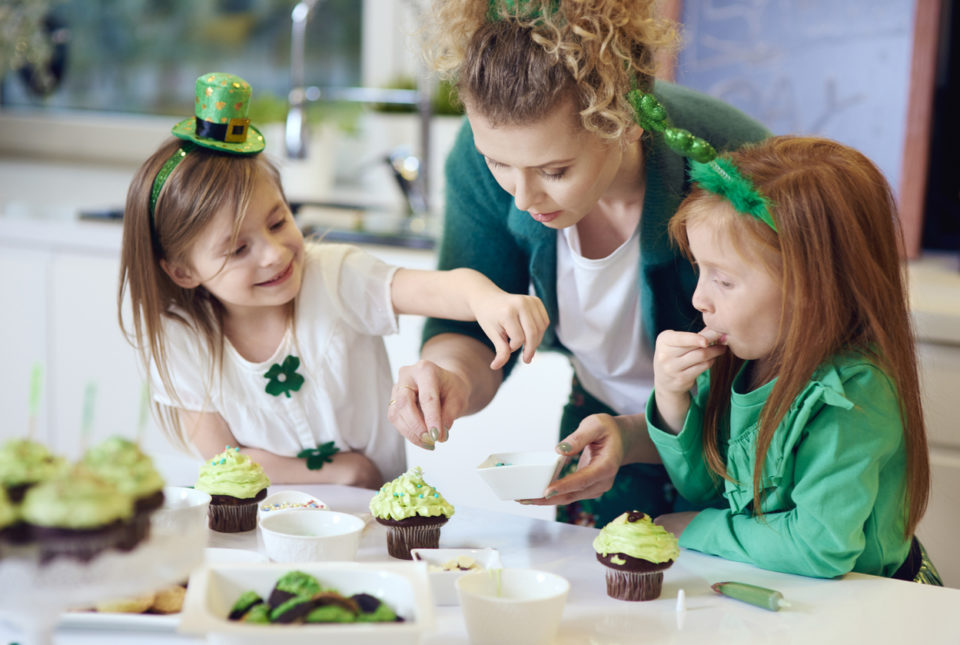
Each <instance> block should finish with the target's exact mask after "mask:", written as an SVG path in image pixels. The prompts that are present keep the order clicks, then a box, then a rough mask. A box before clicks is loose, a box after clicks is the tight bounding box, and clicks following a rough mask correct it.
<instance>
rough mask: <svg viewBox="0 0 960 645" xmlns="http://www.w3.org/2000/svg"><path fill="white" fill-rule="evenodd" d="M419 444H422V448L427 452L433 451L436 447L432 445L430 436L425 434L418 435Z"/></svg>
mask: <svg viewBox="0 0 960 645" xmlns="http://www.w3.org/2000/svg"><path fill="white" fill-rule="evenodd" d="M420 443H422V444H423V447H424V448H426V449H427V450H433V449H434V448H435V447H436V446H434V445H433V439H431V438H430V435H429V434H428V433H426V432H424V433H423V434H422V435H420Z"/></svg>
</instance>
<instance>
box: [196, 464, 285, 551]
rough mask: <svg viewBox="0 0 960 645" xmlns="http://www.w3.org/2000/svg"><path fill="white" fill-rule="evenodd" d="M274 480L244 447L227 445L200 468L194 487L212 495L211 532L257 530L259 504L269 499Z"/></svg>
mask: <svg viewBox="0 0 960 645" xmlns="http://www.w3.org/2000/svg"><path fill="white" fill-rule="evenodd" d="M269 485H270V479H269V478H268V477H267V475H266V474H265V473H264V472H263V468H261V467H260V464H258V463H257V462H255V461H253V459H251V458H250V457H249V456H248V455H245V454H243V453H241V452H240V448H231V447H230V446H227V447H226V448H225V449H224V451H223V452H221V453H220V454H218V455H216V456H214V457H213V459H211V460H210V461H207V462H206V463H204V464H203V466H201V467H200V474H199V476H198V477H197V483H196V484H195V485H194V488H196V489H197V490H200V491H203V492H204V493H207V494H209V495H210V498H211V499H210V508H209V511H208V514H207V518H208V520H207V523H208V525H209V527H210V529H211V530H213V531H219V532H221V533H240V532H242V531H252V530H254V529H255V528H257V503H258V502H260V501H261V500H263V499H264V498H265V497H266V496H267V487H268V486H269Z"/></svg>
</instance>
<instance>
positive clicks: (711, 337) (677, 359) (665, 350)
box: [653, 327, 727, 434]
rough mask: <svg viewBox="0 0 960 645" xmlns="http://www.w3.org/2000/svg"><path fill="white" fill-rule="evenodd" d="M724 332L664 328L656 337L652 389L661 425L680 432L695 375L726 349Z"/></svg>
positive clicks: (688, 404)
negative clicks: (695, 332) (684, 330)
mask: <svg viewBox="0 0 960 645" xmlns="http://www.w3.org/2000/svg"><path fill="white" fill-rule="evenodd" d="M724 340H725V335H724V334H721V333H720V332H718V331H716V330H713V329H710V328H709V327H706V328H704V329H703V330H701V331H700V333H698V334H694V333H692V332H683V331H672V330H667V331H664V332H661V333H660V335H659V336H657V345H656V348H655V349H654V353H653V372H654V377H653V388H654V389H653V392H654V397H655V399H656V404H657V413H658V415H659V420H660V422H661V425H662V427H664V428H665V429H667V428H669V429H670V430H671V431H672V432H674V433H675V434H676V433H679V432H680V430H681V429H682V428H683V420H684V419H685V418H686V417H687V410H688V409H689V408H690V390H691V389H692V388H693V386H694V384H695V383H696V382H697V377H698V376H700V375H701V374H703V373H704V372H705V371H707V370H708V369H709V368H710V366H711V365H713V361H715V360H716V358H717V357H718V356H720V355H721V354H723V353H724V352H726V351H727V348H726V346H725V345H723V344H722V343H723V341H724Z"/></svg>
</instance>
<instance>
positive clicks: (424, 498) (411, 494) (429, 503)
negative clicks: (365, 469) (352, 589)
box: [370, 466, 453, 560]
mask: <svg viewBox="0 0 960 645" xmlns="http://www.w3.org/2000/svg"><path fill="white" fill-rule="evenodd" d="M370 512H371V513H373V517H374V519H376V520H377V522H379V523H380V524H383V525H384V526H386V527H387V551H388V552H389V553H390V555H392V556H393V557H395V558H401V559H404V560H411V559H413V556H411V555H410V549H435V548H437V547H438V546H439V544H440V527H442V526H443V525H444V524H446V523H447V520H449V519H450V517H451V516H452V515H453V506H451V505H450V503H449V502H448V501H447V500H446V499H444V498H443V495H441V494H440V493H439V491H437V489H436V488H434V487H433V486H430V485H429V484H427V483H426V482H425V481H424V480H423V471H422V470H421V469H420V467H419V466H417V467H415V468H412V469H410V470H408V471H407V472H405V473H404V474H402V475H400V476H399V477H397V478H396V479H394V480H393V481H390V482H387V483H386V484H384V485H383V487H381V488H380V490H379V492H377V494H376V495H375V496H374V498H373V499H372V500H371V501H370Z"/></svg>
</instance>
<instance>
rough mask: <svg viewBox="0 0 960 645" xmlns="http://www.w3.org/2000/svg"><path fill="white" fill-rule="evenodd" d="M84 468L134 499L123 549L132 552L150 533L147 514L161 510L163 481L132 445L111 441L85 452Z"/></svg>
mask: <svg viewBox="0 0 960 645" xmlns="http://www.w3.org/2000/svg"><path fill="white" fill-rule="evenodd" d="M83 464H84V466H86V467H87V468H89V469H90V471H91V472H93V473H94V474H95V475H97V476H98V477H100V478H101V479H103V480H104V481H106V482H107V483H110V484H113V485H114V486H116V487H117V489H118V490H119V491H121V492H122V493H124V494H126V495H129V496H131V497H132V498H133V503H134V517H133V520H132V521H131V522H130V530H129V535H128V537H127V540H126V544H125V546H126V547H127V548H133V547H134V546H136V544H138V543H139V542H140V541H141V540H143V539H144V538H146V537H147V535H148V534H149V531H150V514H151V513H153V512H154V511H155V510H157V509H158V508H160V507H161V506H163V483H164V482H163V477H162V476H161V475H160V473H159V472H157V469H156V468H155V467H154V465H153V460H152V459H150V457H148V456H147V455H146V454H145V453H144V452H143V451H142V450H140V446H138V445H137V444H136V443H135V442H133V441H130V440H129V439H126V438H124V437H110V438H108V439H105V440H104V441H101V442H100V443H99V444H97V445H95V446H94V447H92V448H90V449H89V450H87V452H86V454H84V456H83Z"/></svg>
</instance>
